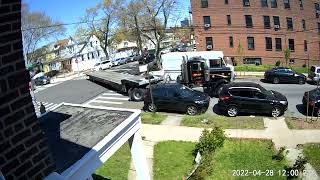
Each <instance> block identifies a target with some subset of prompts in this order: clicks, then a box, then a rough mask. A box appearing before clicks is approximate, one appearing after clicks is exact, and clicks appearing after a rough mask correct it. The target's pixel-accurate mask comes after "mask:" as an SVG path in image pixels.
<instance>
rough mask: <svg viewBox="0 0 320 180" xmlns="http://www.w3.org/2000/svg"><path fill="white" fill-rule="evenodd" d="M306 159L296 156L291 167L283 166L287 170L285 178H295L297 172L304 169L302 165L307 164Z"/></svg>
mask: <svg viewBox="0 0 320 180" xmlns="http://www.w3.org/2000/svg"><path fill="white" fill-rule="evenodd" d="M307 162H308V160H307V159H306V158H305V157H301V156H298V158H297V160H296V162H295V163H294V164H293V166H292V167H285V170H286V171H287V173H286V174H287V175H288V176H287V179H295V178H297V177H298V176H297V174H301V173H302V172H303V170H304V169H305V167H304V165H305V164H307ZM297 170H298V171H299V173H294V172H295V171H297Z"/></svg>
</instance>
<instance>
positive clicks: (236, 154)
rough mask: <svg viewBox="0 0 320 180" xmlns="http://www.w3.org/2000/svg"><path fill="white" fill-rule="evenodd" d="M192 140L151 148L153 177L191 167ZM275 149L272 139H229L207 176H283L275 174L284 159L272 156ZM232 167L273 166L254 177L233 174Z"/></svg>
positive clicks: (168, 176) (174, 176)
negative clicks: (271, 172) (271, 173)
mask: <svg viewBox="0 0 320 180" xmlns="http://www.w3.org/2000/svg"><path fill="white" fill-rule="evenodd" d="M194 146H195V144H194V143H191V142H177V141H166V142H161V143H159V144H157V145H156V146H155V149H154V179H155V180H159V179H183V177H185V176H186V175H187V174H188V172H189V171H190V170H191V168H192V163H193V160H194V157H193V155H192V150H193V148H194ZM274 154H275V152H274V149H273V146H272V143H271V141H265V140H240V139H228V140H226V141H225V143H224V146H223V147H222V148H221V149H219V150H218V151H216V153H215V154H212V156H213V162H212V164H213V171H212V174H211V175H210V176H208V177H207V178H206V179H210V180H211V179H217V180H220V179H239V178H248V179H255V178H259V179H276V180H278V179H286V178H285V177H282V176H279V175H278V170H283V169H284V167H285V165H286V162H285V161H280V162H278V161H275V160H272V155H274ZM233 170H248V171H249V172H253V170H257V171H259V170H261V172H265V171H266V170H273V173H274V174H273V176H270V177H267V176H266V174H264V173H263V174H261V175H260V176H256V177H254V176H253V175H252V174H249V175H248V176H249V177H237V176H234V174H233Z"/></svg>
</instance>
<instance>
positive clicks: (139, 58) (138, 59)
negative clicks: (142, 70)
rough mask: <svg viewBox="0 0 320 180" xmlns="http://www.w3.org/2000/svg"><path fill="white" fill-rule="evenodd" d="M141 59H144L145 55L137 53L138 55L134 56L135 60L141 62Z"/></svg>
mask: <svg viewBox="0 0 320 180" xmlns="http://www.w3.org/2000/svg"><path fill="white" fill-rule="evenodd" d="M141 59H143V56H141V55H140V54H137V55H135V56H134V57H133V61H139V62H140V60H141Z"/></svg>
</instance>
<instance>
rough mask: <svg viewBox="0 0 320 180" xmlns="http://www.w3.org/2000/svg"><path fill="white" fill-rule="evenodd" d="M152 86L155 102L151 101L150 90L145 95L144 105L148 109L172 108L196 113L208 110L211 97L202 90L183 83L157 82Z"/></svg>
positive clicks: (191, 113) (192, 113) (189, 113)
mask: <svg viewBox="0 0 320 180" xmlns="http://www.w3.org/2000/svg"><path fill="white" fill-rule="evenodd" d="M151 87H152V95H153V100H154V104H152V103H151V96H150V90H149V89H147V90H146V92H145V96H144V106H145V108H146V109H147V110H148V111H157V110H158V109H161V110H172V111H181V112H186V113H187V114H188V115H196V114H198V113H201V112H205V111H207V109H208V107H209V102H210V97H209V96H208V95H207V94H205V93H202V92H200V91H196V90H193V89H190V88H188V87H186V86H184V85H181V84H157V85H153V86H151Z"/></svg>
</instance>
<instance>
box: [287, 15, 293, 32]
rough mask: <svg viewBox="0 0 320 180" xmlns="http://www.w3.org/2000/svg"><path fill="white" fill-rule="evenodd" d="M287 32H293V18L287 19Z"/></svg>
mask: <svg viewBox="0 0 320 180" xmlns="http://www.w3.org/2000/svg"><path fill="white" fill-rule="evenodd" d="M287 30H288V31H292V30H293V23H292V18H289V17H287Z"/></svg>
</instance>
